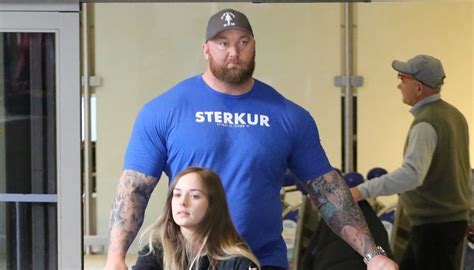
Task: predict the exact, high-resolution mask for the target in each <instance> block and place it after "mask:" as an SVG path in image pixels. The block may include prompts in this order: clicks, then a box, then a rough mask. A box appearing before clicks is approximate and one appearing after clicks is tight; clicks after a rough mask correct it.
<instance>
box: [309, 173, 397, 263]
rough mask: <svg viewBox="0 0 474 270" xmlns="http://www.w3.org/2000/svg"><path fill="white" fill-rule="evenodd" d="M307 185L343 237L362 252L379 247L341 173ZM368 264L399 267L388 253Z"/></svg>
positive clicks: (323, 214)
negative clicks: (387, 255)
mask: <svg viewBox="0 0 474 270" xmlns="http://www.w3.org/2000/svg"><path fill="white" fill-rule="evenodd" d="M305 186H306V188H307V191H308V194H309V195H310V198H311V200H312V201H313V203H314V204H315V205H316V207H317V208H318V209H319V211H320V213H321V215H322V216H323V218H324V220H325V221H326V223H327V224H328V226H329V227H330V228H331V229H332V230H333V231H334V232H335V233H336V234H337V235H339V237H341V238H342V239H344V240H345V241H346V242H347V243H348V244H349V245H350V246H352V248H354V250H356V251H357V252H358V253H359V254H360V255H362V256H365V255H367V254H368V253H370V252H372V251H374V250H375V249H376V244H375V242H374V240H373V238H372V236H371V234H370V231H369V228H368V227H367V223H366V221H365V218H364V216H363V215H362V211H361V210H360V208H359V206H358V205H357V204H356V203H355V202H354V200H353V199H352V195H351V193H350V191H349V189H348V187H347V185H346V183H345V181H344V179H342V177H341V176H340V174H339V173H337V172H336V171H331V172H329V173H326V174H324V175H323V176H321V177H318V178H316V179H313V180H310V181H308V182H307V183H305ZM368 267H369V269H398V267H397V265H396V264H395V263H394V262H393V261H391V260H390V259H388V258H387V257H385V256H376V257H374V259H372V260H371V261H370V262H369V264H368ZM370 267H372V268H370Z"/></svg>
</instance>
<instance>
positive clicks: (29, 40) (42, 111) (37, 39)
mask: <svg viewBox="0 0 474 270" xmlns="http://www.w3.org/2000/svg"><path fill="white" fill-rule="evenodd" d="M55 46H56V45H55V34H54V33H13V32H8V33H0V54H1V55H0V56H2V57H0V193H37V194H55V193H56V120H55V118H56V98H55V96H56V54H55Z"/></svg>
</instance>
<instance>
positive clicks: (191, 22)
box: [95, 3, 341, 235]
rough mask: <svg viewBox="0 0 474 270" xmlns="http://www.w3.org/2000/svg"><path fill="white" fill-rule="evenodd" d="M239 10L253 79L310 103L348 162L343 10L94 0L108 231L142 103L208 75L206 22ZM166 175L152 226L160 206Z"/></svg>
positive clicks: (101, 216)
mask: <svg viewBox="0 0 474 270" xmlns="http://www.w3.org/2000/svg"><path fill="white" fill-rule="evenodd" d="M226 7H233V8H236V9H239V10H241V11H243V12H244V13H246V14H247V16H248V17H249V19H250V21H251V23H252V26H253V29H254V33H255V38H256V41H257V59H256V62H257V67H256V72H255V77H256V78H259V79H261V80H263V81H265V82H267V83H269V84H271V85H273V86H274V87H276V88H277V89H279V90H280V92H281V93H283V94H284V95H285V96H287V97H289V98H290V99H293V100H294V101H295V102H297V103H299V104H301V105H302V106H304V107H305V108H306V109H308V110H309V111H310V112H311V113H312V114H313V116H314V117H315V118H316V120H317V122H318V126H319V129H320V136H321V138H322V143H323V145H324V146H325V148H326V150H327V153H328V155H329V157H330V159H331V161H332V162H333V163H334V165H335V166H340V148H341V144H340V99H339V94H340V91H339V89H338V88H336V87H334V86H333V80H334V76H336V75H338V74H339V73H340V64H339V63H340V61H341V60H340V56H339V55H340V46H339V45H340V32H339V29H340V21H339V20H340V17H339V15H340V6H339V5H336V4H317V5H316V4H297V5H293V4H292V5H290V4H278V5H276V4H275V5H266V4H232V5H230V4H207V3H206V4H204V3H199V4H189V3H186V4H95V31H96V36H95V39H96V52H95V55H96V60H95V61H96V73H97V75H99V76H102V77H103V86H102V87H100V88H97V192H98V194H99V195H98V198H97V224H98V230H97V231H98V234H101V235H106V234H107V230H108V222H109V213H110V210H111V204H112V200H113V198H114V195H115V190H116V186H117V180H118V177H119V175H120V172H121V166H122V162H123V154H124V151H125V147H126V144H127V141H128V138H129V135H130V131H131V128H132V125H133V121H134V118H135V116H136V114H137V112H138V110H139V109H140V108H141V106H142V105H143V104H144V103H145V102H146V101H147V100H149V99H151V98H152V97H154V96H156V95H159V94H160V93H162V92H163V91H165V90H167V89H168V88H169V87H171V86H173V85H174V84H176V83H177V82H179V81H180V80H182V79H184V78H187V77H190V76H193V75H195V74H198V73H201V72H203V71H204V68H205V61H204V59H203V56H202V52H201V44H202V42H203V41H204V40H203V39H204V33H205V28H206V24H207V20H208V18H209V17H210V16H211V15H212V14H213V13H215V12H217V11H219V10H221V9H223V8H226ZM165 191H166V181H160V184H159V186H158V187H157V189H156V191H155V192H154V194H153V196H152V199H151V202H150V205H151V206H150V207H148V210H147V218H146V220H145V223H146V224H149V223H150V222H151V221H152V220H154V219H155V218H156V217H157V215H158V213H159V212H161V208H162V202H163V199H164V195H165Z"/></svg>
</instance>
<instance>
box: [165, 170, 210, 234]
mask: <svg viewBox="0 0 474 270" xmlns="http://www.w3.org/2000/svg"><path fill="white" fill-rule="evenodd" d="M208 207H209V201H208V199H207V191H206V190H205V188H204V187H203V185H202V180H201V178H200V176H199V175H198V174H197V173H188V174H186V175H183V176H181V178H180V179H179V180H178V182H177V184H176V186H175V188H174V190H173V197H172V200H171V210H172V213H173V220H174V222H175V223H176V224H178V225H179V226H180V227H181V229H182V228H186V229H189V230H192V231H194V230H195V228H196V227H197V225H199V223H201V221H202V219H203V217H204V215H205V214H206V212H207V209H208Z"/></svg>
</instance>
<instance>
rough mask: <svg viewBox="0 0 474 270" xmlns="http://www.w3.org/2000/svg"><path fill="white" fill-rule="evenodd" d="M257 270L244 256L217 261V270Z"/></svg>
mask: <svg viewBox="0 0 474 270" xmlns="http://www.w3.org/2000/svg"><path fill="white" fill-rule="evenodd" d="M253 269H255V270H257V269H258V268H257V266H256V265H255V263H254V262H252V261H251V260H250V259H249V258H247V257H244V256H237V257H232V258H229V259H227V260H223V261H219V262H218V263H217V270H253Z"/></svg>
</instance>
